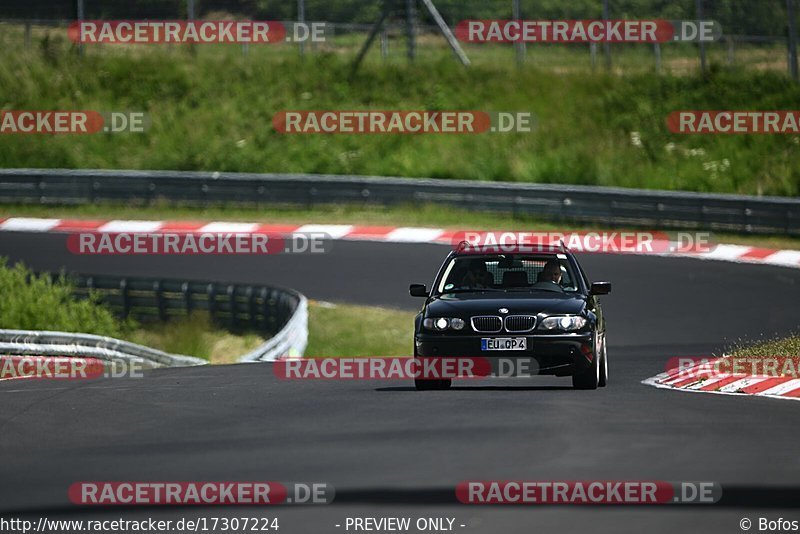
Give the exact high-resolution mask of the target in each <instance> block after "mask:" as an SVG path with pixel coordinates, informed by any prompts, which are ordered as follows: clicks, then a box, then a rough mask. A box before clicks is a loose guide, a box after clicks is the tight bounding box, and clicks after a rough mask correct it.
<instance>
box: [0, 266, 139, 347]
mask: <svg viewBox="0 0 800 534" xmlns="http://www.w3.org/2000/svg"><path fill="white" fill-rule="evenodd" d="M73 290H74V286H73V284H72V283H71V282H70V281H69V280H68V279H66V278H65V277H63V276H62V277H60V278H58V279H56V280H53V279H52V277H51V276H50V275H48V274H42V275H39V276H37V275H36V274H35V273H34V272H33V271H31V270H30V269H28V268H27V267H26V266H25V265H23V264H22V263H17V264H16V265H14V266H11V267H9V266H8V260H7V259H6V258H0V295H2V298H0V328H4V329H16V330H57V331H65V332H84V333H89V334H98V335H104V336H111V337H121V336H123V335H124V334H125V333H126V332H128V331H130V329H131V328H132V326H133V324H132V322H129V321H121V320H120V319H118V318H116V317H115V316H114V314H113V313H112V312H111V311H110V310H109V309H108V308H106V307H104V306H103V305H102V304H100V303H99V302H98V298H97V296H96V295H94V294H91V295H90V296H89V298H87V299H82V300H75V298H74V297H73Z"/></svg>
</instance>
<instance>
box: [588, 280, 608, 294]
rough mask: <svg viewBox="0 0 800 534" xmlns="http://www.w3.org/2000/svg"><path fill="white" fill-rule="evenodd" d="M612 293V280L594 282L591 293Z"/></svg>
mask: <svg viewBox="0 0 800 534" xmlns="http://www.w3.org/2000/svg"><path fill="white" fill-rule="evenodd" d="M609 293H611V282H592V287H591V289H590V290H589V294H590V295H608V294H609Z"/></svg>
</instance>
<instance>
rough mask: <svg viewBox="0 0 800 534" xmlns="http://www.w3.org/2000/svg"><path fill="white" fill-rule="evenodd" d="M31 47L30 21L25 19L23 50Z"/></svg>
mask: <svg viewBox="0 0 800 534" xmlns="http://www.w3.org/2000/svg"><path fill="white" fill-rule="evenodd" d="M30 49H31V21H29V20H26V21H25V50H30Z"/></svg>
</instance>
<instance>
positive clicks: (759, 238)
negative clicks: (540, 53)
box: [0, 204, 800, 249]
mask: <svg viewBox="0 0 800 534" xmlns="http://www.w3.org/2000/svg"><path fill="white" fill-rule="evenodd" d="M5 217H55V218H85V219H101V220H102V219H144V220H189V221H241V222H261V223H286V224H298V225H300V224H307V223H320V224H360V225H375V226H426V227H434V228H449V229H455V230H517V231H580V230H589V229H595V230H598V229H615V230H622V229H624V228H621V227H616V228H614V227H604V226H601V225H588V224H568V223H556V222H552V221H543V220H541V219H537V218H536V217H526V216H512V215H504V214H497V213H485V212H474V211H467V210H463V209H457V208H451V207H443V206H437V205H433V204H415V205H397V206H392V207H380V206H355V205H341V204H340V205H332V206H327V205H320V206H317V207H315V208H314V209H312V210H309V209H300V208H292V207H287V206H262V207H259V208H247V207H215V208H195V207H187V206H171V205H167V204H161V205H154V206H130V205H121V204H119V205H118V204H87V205H82V206H33V205H0V218H5ZM714 240H715V241H716V242H718V243H731V244H739V245H753V246H760V247H768V248H770V247H771V248H779V249H800V238H795V237H787V236H779V235H739V234H725V233H720V234H715V235H714Z"/></svg>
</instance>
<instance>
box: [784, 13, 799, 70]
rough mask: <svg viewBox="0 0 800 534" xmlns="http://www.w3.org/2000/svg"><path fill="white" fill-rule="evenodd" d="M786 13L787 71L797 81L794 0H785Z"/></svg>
mask: <svg viewBox="0 0 800 534" xmlns="http://www.w3.org/2000/svg"><path fill="white" fill-rule="evenodd" d="M786 15H787V18H788V19H789V43H788V44H789V72H790V73H791V74H792V79H793V80H794V81H798V74H797V25H796V21H795V18H794V17H795V15H794V0H786Z"/></svg>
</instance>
